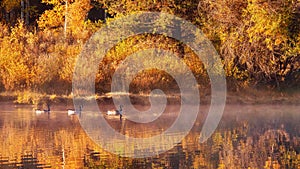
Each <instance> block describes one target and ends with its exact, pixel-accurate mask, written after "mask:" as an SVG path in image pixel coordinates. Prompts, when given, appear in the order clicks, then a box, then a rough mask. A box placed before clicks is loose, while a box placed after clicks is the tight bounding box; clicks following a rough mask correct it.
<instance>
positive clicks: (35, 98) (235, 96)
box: [0, 88, 300, 106]
mask: <svg viewBox="0 0 300 169" xmlns="http://www.w3.org/2000/svg"><path fill="white" fill-rule="evenodd" d="M199 91H200V104H204V105H207V104H210V101H211V93H210V91H209V90H207V91H204V90H202V92H201V90H199ZM203 91H204V92H203ZM113 96H116V97H120V96H121V97H122V96H129V97H130V101H131V103H132V104H133V105H149V104H150V102H149V98H150V94H149V93H140V94H134V93H104V94H95V95H93V96H90V97H84V98H82V99H84V100H91V99H96V101H97V102H98V104H113V99H112V97H113ZM155 97H166V99H167V104H170V105H172V104H179V105H180V104H181V97H180V93H171V92H168V93H166V94H165V96H161V95H156V96H154V98H155ZM0 102H11V103H14V104H29V105H36V106H37V105H39V104H45V103H50V104H54V105H55V104H58V105H61V104H67V105H72V104H73V96H72V95H71V94H70V95H55V94H52V95H49V94H41V93H34V92H30V91H24V92H2V93H0ZM191 104H192V103H191ZM226 104H227V105H230V104H240V105H259V104H278V105H280V104H291V105H297V104H300V90H292V91H288V90H286V91H276V90H271V89H250V88H248V89H245V90H243V91H239V92H237V91H227V93H226Z"/></svg>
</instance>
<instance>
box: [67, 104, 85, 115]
mask: <svg viewBox="0 0 300 169" xmlns="http://www.w3.org/2000/svg"><path fill="white" fill-rule="evenodd" d="M82 107H83V106H82V105H80V106H79V110H75V109H68V115H69V116H70V115H74V114H80V113H81V111H82Z"/></svg>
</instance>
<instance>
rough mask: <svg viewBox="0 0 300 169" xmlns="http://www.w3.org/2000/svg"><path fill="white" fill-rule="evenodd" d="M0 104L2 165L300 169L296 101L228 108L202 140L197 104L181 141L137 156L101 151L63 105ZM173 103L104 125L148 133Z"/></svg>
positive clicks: (169, 117)
mask: <svg viewBox="0 0 300 169" xmlns="http://www.w3.org/2000/svg"><path fill="white" fill-rule="evenodd" d="M125 107H126V106H125ZM0 108H1V109H0V142H1V146H0V168H66V169H68V168H71V169H73V168H183V169H185V168H218V167H220V168H223V167H224V168H248V167H249V168H264V167H266V168H300V123H299V121H300V106H296V105H227V106H226V108H225V112H224V114H223V117H222V120H221V122H220V124H219V126H218V128H217V130H216V131H215V132H214V134H213V135H212V137H211V138H209V139H208V140H207V141H206V142H205V143H202V144H200V143H199V134H200V131H201V127H202V125H203V122H204V120H205V117H206V115H207V110H208V108H209V106H201V107H200V113H199V115H198V118H197V120H196V123H195V124H194V127H193V129H192V130H191V132H190V133H189V134H188V135H187V136H186V137H185V138H184V139H183V140H182V142H181V143H179V144H177V145H176V146H175V147H174V148H173V149H171V150H169V151H167V152H165V153H163V154H160V155H158V156H154V157H151V158H143V159H133V158H123V157H119V156H117V155H114V154H111V153H109V152H106V151H105V150H103V149H101V148H100V147H99V146H98V145H96V144H95V143H94V142H93V141H92V140H91V139H90V138H89V137H88V136H87V134H86V133H85V132H84V130H83V129H82V128H81V126H80V124H79V122H78V117H77V116H75V115H73V116H68V114H67V111H66V106H62V105H60V106H53V107H52V110H51V113H50V114H48V113H42V114H36V113H35V112H34V111H33V107H32V106H28V105H22V106H20V105H14V104H11V103H0ZM110 108H112V105H106V106H102V107H101V108H100V109H101V110H103V111H107V110H108V109H110ZM140 108H141V109H143V106H140ZM179 108H180V106H177V105H170V106H167V109H166V112H165V113H164V114H165V116H164V117H163V118H160V119H157V120H156V121H155V122H152V123H150V124H144V125H142V124H137V123H133V122H130V121H128V120H126V119H123V120H122V121H120V120H119V119H118V118H112V119H107V122H108V123H109V124H110V125H111V126H112V127H113V128H114V129H115V130H116V131H118V132H120V133H122V134H125V135H131V136H134V137H151V136H153V135H156V134H158V133H160V132H162V131H164V130H166V129H167V128H168V127H170V125H172V122H174V120H175V117H176V114H177V113H178V110H179ZM125 110H126V109H125ZM174 114H175V116H174Z"/></svg>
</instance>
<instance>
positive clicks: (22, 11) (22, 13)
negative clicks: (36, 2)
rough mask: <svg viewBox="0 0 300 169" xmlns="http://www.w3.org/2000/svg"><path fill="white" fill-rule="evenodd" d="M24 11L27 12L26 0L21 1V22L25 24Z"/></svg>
mask: <svg viewBox="0 0 300 169" xmlns="http://www.w3.org/2000/svg"><path fill="white" fill-rule="evenodd" d="M24 11H25V3H24V0H21V20H22V21H23V22H24Z"/></svg>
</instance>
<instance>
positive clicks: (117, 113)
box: [106, 105, 123, 118]
mask: <svg viewBox="0 0 300 169" xmlns="http://www.w3.org/2000/svg"><path fill="white" fill-rule="evenodd" d="M122 107H123V106H122V105H120V109H119V110H118V109H117V110H108V111H107V112H106V115H112V116H117V115H120V118H122V115H123V110H122Z"/></svg>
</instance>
